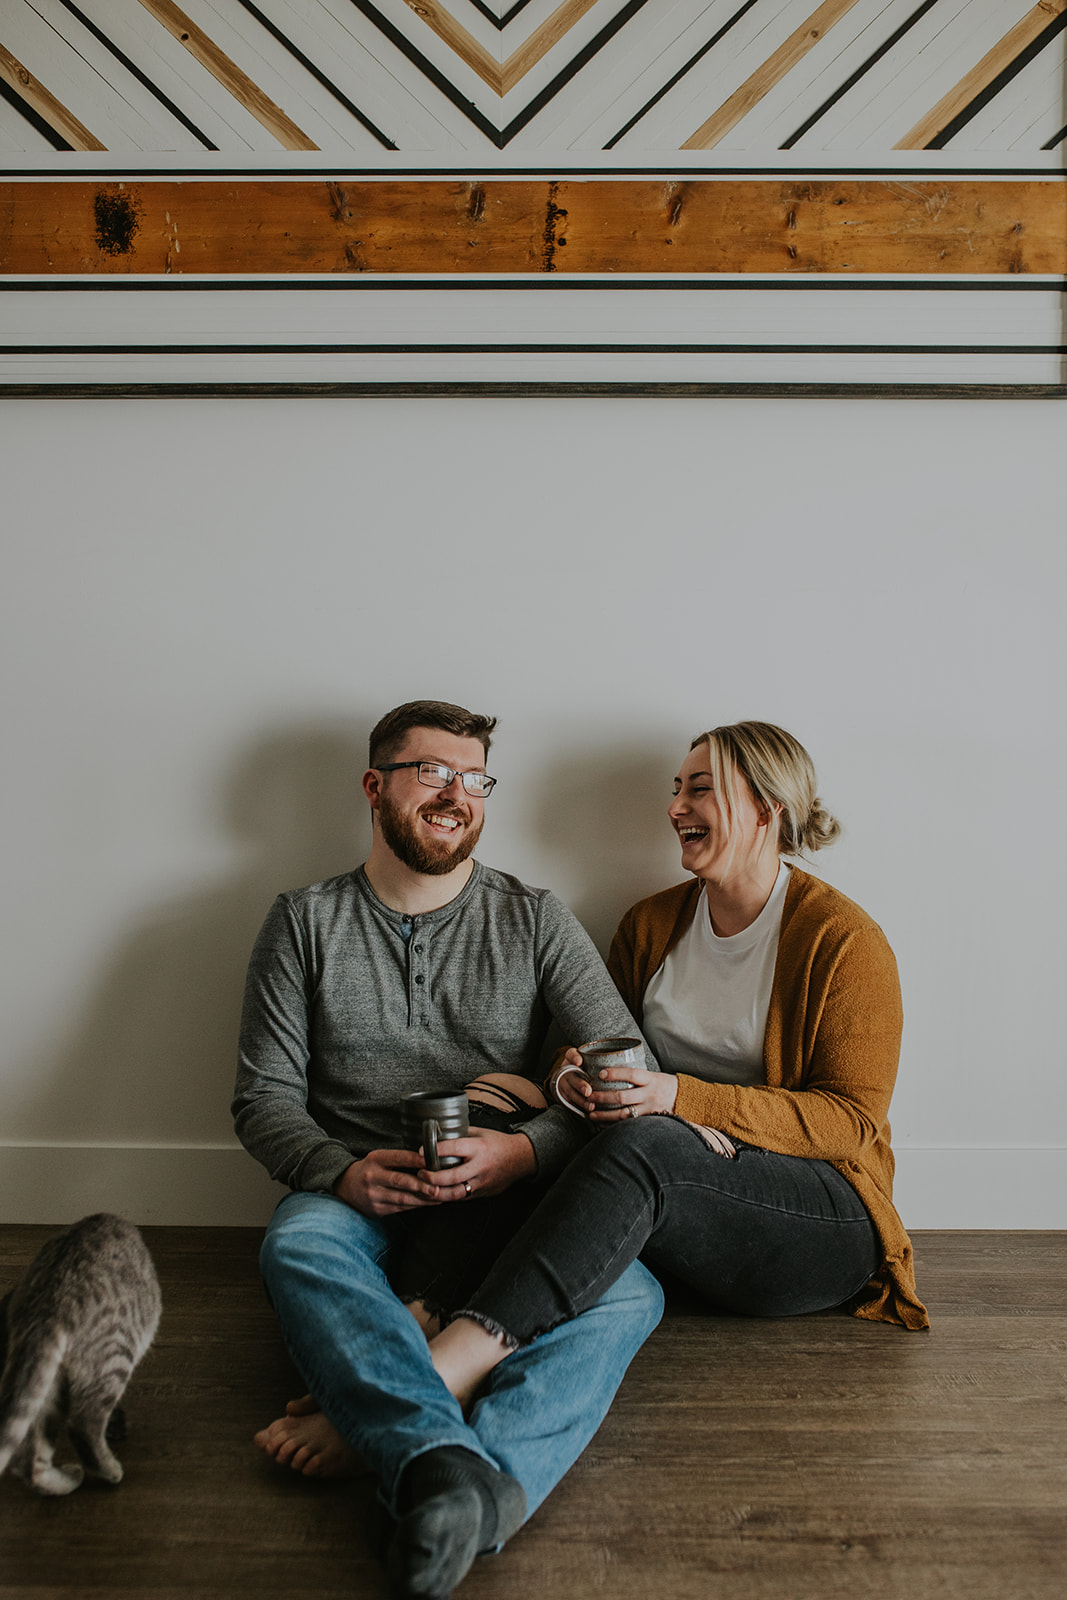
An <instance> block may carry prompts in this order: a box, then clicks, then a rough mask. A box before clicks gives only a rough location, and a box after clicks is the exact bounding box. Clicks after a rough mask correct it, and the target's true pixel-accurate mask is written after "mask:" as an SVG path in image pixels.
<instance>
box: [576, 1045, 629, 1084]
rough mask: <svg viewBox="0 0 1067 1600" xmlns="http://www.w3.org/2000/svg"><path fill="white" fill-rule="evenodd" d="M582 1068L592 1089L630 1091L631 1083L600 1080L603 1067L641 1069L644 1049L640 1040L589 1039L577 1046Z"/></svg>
mask: <svg viewBox="0 0 1067 1600" xmlns="http://www.w3.org/2000/svg"><path fill="white" fill-rule="evenodd" d="M578 1054H579V1055H580V1056H581V1058H582V1067H583V1069H584V1071H585V1075H586V1077H587V1078H588V1079H589V1082H590V1083H591V1085H592V1086H593V1088H594V1089H632V1088H633V1084H632V1083H624V1082H617V1081H615V1080H614V1079H611V1078H608V1079H603V1078H601V1076H600V1074H601V1073H602V1072H603V1071H604V1069H605V1067H643V1066H644V1064H645V1047H644V1045H643V1044H642V1043H641V1040H640V1039H590V1041H589V1043H588V1044H580V1045H579V1046H578Z"/></svg>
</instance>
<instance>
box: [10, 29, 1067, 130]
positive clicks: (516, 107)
mask: <svg viewBox="0 0 1067 1600" xmlns="http://www.w3.org/2000/svg"><path fill="white" fill-rule="evenodd" d="M1065 51H1067V0H1040V3H1038V4H1034V0H822V3H816V0H515V3H512V4H506V0H183V4H182V5H181V6H179V5H177V4H175V3H174V0H3V5H2V6H0V156H2V155H3V153H4V152H7V153H8V154H11V155H15V154H18V153H25V154H29V155H32V154H34V153H40V154H45V153H48V152H52V151H57V150H58V151H71V152H75V151H91V150H97V151H105V150H106V151H109V152H114V153H116V154H133V153H135V152H166V151H174V152H176V153H184V154H188V155H190V156H191V155H195V154H196V153H198V152H199V153H203V152H212V151H220V152H226V153H229V154H231V155H233V156H243V155H246V154H248V153H255V152H259V153H265V154H270V153H273V152H277V151H280V150H281V151H308V152H313V151H320V152H323V153H327V154H336V155H338V156H341V155H350V156H351V157H352V159H354V160H359V159H365V158H368V157H371V156H373V155H375V154H381V153H382V152H383V151H389V150H397V151H400V152H402V153H408V154H419V155H422V154H427V153H430V152H440V153H452V154H454V155H455V156H456V157H457V158H458V157H459V156H460V155H461V154H462V153H464V152H467V153H472V154H476V153H477V152H478V151H479V150H481V151H486V150H493V149H496V150H505V149H506V150H509V151H511V152H512V153H515V152H519V151H529V152H534V151H537V152H539V153H542V154H549V155H551V154H561V153H563V152H569V153H574V152H580V151H590V152H591V151H603V150H619V151H620V154H623V153H626V152H629V153H631V154H632V153H635V152H646V153H648V152H658V153H664V152H667V151H671V150H674V151H678V150H683V149H690V150H712V149H715V150H716V151H718V152H719V153H720V154H725V153H727V152H737V153H746V154H752V153H760V152H765V153H767V154H768V155H770V154H771V153H772V152H776V151H779V150H785V149H788V150H793V149H797V150H799V151H803V152H808V153H810V154H812V155H815V154H817V153H821V152H827V153H829V152H833V153H835V154H836V155H838V156H840V155H841V154H842V153H846V152H847V153H848V154H849V155H857V156H858V155H860V154H863V155H869V154H871V153H878V152H880V153H883V154H885V155H888V154H889V153H890V152H892V151H894V150H909V151H911V150H923V149H950V150H951V151H953V152H954V153H957V154H959V155H961V156H963V157H966V156H967V155H968V154H977V153H978V152H979V151H981V152H983V153H985V154H989V153H993V152H1000V153H1003V154H1005V155H1009V154H1013V153H1016V154H1018V153H1023V152H1027V151H1029V152H1034V153H1036V152H1038V151H1041V150H1046V151H1047V150H1055V149H1059V148H1060V146H1061V145H1062V144H1063V142H1064V139H1065V137H1067V109H1065V104H1064V94H1065V90H1064V64H1065Z"/></svg>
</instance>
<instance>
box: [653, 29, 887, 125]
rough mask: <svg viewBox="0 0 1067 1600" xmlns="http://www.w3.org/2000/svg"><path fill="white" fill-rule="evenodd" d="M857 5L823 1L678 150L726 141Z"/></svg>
mask: <svg viewBox="0 0 1067 1600" xmlns="http://www.w3.org/2000/svg"><path fill="white" fill-rule="evenodd" d="M856 4H857V0H823V4H822V5H821V6H819V8H818V10H816V11H813V12H812V14H811V16H810V17H809V18H808V19H807V21H806V22H803V23H802V24H801V25H800V27H799V28H797V29H796V30H795V31H794V32H793V33H791V34H790V35H789V38H788V39H786V40H785V41H784V42H783V43H782V44H780V45H779V46H778V49H777V50H775V52H774V54H773V55H771V56H768V58H767V60H766V61H765V62H764V63H763V65H762V66H760V67H757V69H756V71H755V72H754V73H753V74H752V76H751V77H750V78H747V79H746V80H745V82H744V83H743V84H742V85H741V87H740V88H739V89H735V90H734V92H733V94H732V95H731V96H730V98H729V99H728V100H727V101H725V102H724V103H723V104H722V105H721V106H720V107H719V108H718V110H717V111H715V112H713V114H712V115H711V116H710V117H709V118H708V119H707V121H706V122H704V123H702V124H701V125H700V127H699V128H698V129H697V131H696V132H695V133H694V134H691V135H690V137H689V138H688V139H687V140H686V141H685V143H684V144H683V145H682V147H681V148H682V149H683V150H712V149H714V147H715V146H716V145H717V144H719V143H720V142H721V141H722V140H723V139H725V138H726V135H727V134H728V133H729V132H730V129H731V128H735V127H736V126H737V124H738V123H739V122H740V121H741V119H742V118H743V117H746V116H747V115H748V113H749V112H750V111H751V110H752V108H753V106H757V105H758V104H759V102H760V101H761V100H762V99H763V97H764V95H766V94H768V93H769V92H770V90H771V89H773V88H774V86H775V85H776V84H778V83H780V82H781V80H782V79H783V78H784V77H785V75H786V73H787V72H791V71H792V70H793V68H794V67H795V66H796V64H797V62H798V61H802V60H803V58H804V57H805V56H806V55H807V53H808V51H809V50H813V49H814V48H815V46H816V45H817V44H818V43H819V41H820V40H821V39H823V38H824V37H825V35H826V34H827V33H828V32H829V30H830V29H831V28H832V27H833V26H834V24H835V23H838V22H840V20H841V18H842V17H843V16H845V14H846V13H847V12H849V11H851V10H852V7H853V6H854V5H856Z"/></svg>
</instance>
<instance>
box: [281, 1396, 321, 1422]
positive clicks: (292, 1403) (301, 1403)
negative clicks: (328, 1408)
mask: <svg viewBox="0 0 1067 1600" xmlns="http://www.w3.org/2000/svg"><path fill="white" fill-rule="evenodd" d="M321 1410H322V1407H321V1406H320V1405H319V1402H318V1401H317V1400H316V1399H315V1396H314V1395H312V1394H305V1395H302V1396H301V1398H300V1399H299V1400H289V1401H287V1402H286V1406H285V1412H286V1415H287V1416H289V1417H312V1416H314V1415H315V1413H316V1412H317V1411H321Z"/></svg>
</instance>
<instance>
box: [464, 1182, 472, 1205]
mask: <svg viewBox="0 0 1067 1600" xmlns="http://www.w3.org/2000/svg"><path fill="white" fill-rule="evenodd" d="M463 1187H464V1189H466V1191H467V1193H466V1195H465V1196H464V1199H466V1200H469V1199H470V1197H471V1186H470V1184H469V1183H468V1182H467V1180H466V1178H464V1180H463Z"/></svg>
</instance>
